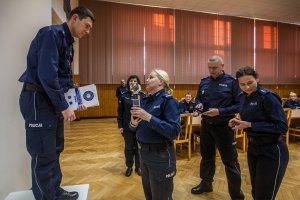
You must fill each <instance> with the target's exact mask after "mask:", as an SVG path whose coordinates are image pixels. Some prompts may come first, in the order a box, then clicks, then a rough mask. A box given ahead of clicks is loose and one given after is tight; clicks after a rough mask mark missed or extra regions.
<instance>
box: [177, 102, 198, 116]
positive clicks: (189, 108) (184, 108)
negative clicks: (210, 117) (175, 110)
mask: <svg viewBox="0 0 300 200" xmlns="http://www.w3.org/2000/svg"><path fill="white" fill-rule="evenodd" d="M195 107H196V103H195V102H194V101H190V102H189V103H187V102H186V100H185V99H184V100H182V101H180V102H179V111H180V113H185V112H189V113H192V112H194V110H195Z"/></svg>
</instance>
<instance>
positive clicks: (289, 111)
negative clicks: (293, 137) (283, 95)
mask: <svg viewBox="0 0 300 200" xmlns="http://www.w3.org/2000/svg"><path fill="white" fill-rule="evenodd" d="M283 110H284V113H285V115H286V119H287V122H288V127H289V128H290V125H291V120H292V109H290V108H284V109H283Z"/></svg>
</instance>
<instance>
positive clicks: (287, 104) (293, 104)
mask: <svg viewBox="0 0 300 200" xmlns="http://www.w3.org/2000/svg"><path fill="white" fill-rule="evenodd" d="M283 107H284V108H291V109H296V108H297V107H300V99H296V100H295V101H292V100H291V99H288V100H286V101H285V103H284V106H283Z"/></svg>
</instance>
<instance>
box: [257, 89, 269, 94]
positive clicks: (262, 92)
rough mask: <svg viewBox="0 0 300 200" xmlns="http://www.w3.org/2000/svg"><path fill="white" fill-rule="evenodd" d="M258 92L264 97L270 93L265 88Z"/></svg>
mask: <svg viewBox="0 0 300 200" xmlns="http://www.w3.org/2000/svg"><path fill="white" fill-rule="evenodd" d="M258 92H259V93H260V94H262V95H265V94H267V93H269V92H270V91H268V90H266V89H264V88H260V89H258Z"/></svg>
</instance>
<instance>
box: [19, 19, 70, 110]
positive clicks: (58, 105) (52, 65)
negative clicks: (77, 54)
mask: <svg viewBox="0 0 300 200" xmlns="http://www.w3.org/2000/svg"><path fill="white" fill-rule="evenodd" d="M73 42H74V38H73V37H72V35H71V32H70V30H69V28H68V26H67V24H66V23H63V24H61V25H53V26H47V27H44V28H42V29H40V30H39V32H38V33H37V35H36V37H35V38H34V39H33V41H32V42H31V45H30V48H29V51H28V55H27V69H26V71H25V72H24V73H23V75H22V76H21V77H20V79H19V81H20V82H25V83H31V84H34V85H36V86H39V87H41V88H42V89H43V90H44V91H45V93H46V94H47V96H48V97H49V99H50V101H51V102H52V104H53V105H54V107H55V110H56V111H58V112H61V111H63V110H65V109H67V108H68V107H69V105H68V103H67V101H66V100H65V97H64V92H66V91H67V90H68V89H69V88H71V87H73V81H72V71H71V63H72V61H73Z"/></svg>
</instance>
